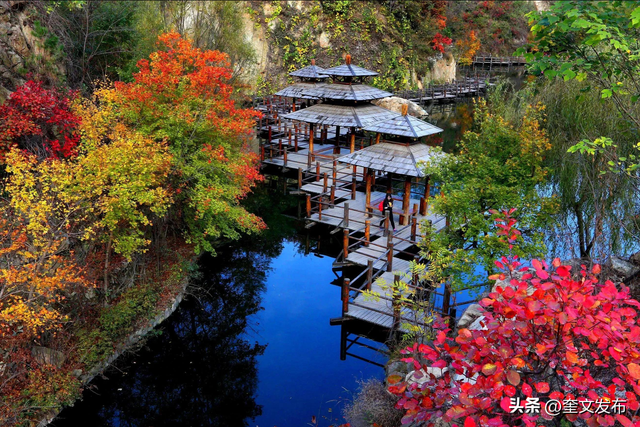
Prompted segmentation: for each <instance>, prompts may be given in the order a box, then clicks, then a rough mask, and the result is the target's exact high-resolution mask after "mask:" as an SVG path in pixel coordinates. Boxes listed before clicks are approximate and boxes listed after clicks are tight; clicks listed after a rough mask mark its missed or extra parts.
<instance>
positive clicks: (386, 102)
mask: <svg viewBox="0 0 640 427" xmlns="http://www.w3.org/2000/svg"><path fill="white" fill-rule="evenodd" d="M372 103H373V104H375V105H377V106H378V107H382V108H386V109H387V110H391V111H395V112H397V113H402V106H403V105H408V106H409V114H410V115H412V116H414V117H418V118H424V117H427V116H428V115H429V113H427V111H426V110H425V109H424V108H422V107H421V106H419V105H418V104H416V103H415V102H413V101H409V100H408V99H404V98H399V97H397V96H390V97H388V98H382V99H377V100H375V101H373V102H372Z"/></svg>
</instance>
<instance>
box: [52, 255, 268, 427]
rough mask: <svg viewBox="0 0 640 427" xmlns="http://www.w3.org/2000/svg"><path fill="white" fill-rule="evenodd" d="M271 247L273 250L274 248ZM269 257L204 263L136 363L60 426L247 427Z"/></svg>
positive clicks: (253, 406)
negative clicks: (190, 293) (254, 319)
mask: <svg viewBox="0 0 640 427" xmlns="http://www.w3.org/2000/svg"><path fill="white" fill-rule="evenodd" d="M272 249H273V248H272ZM270 259H271V258H270V256H269V255H265V254H264V253H261V252H260V251H246V250H242V249H241V248H239V247H227V248H225V249H224V250H221V251H220V252H219V254H218V257H217V258H215V259H214V258H211V257H208V256H205V257H203V258H202V260H201V262H200V279H198V280H196V283H195V296H196V297H195V298H194V297H192V298H189V299H187V300H186V301H185V302H184V303H183V304H182V305H181V306H180V308H179V310H178V311H177V312H176V313H174V315H173V316H172V317H171V320H170V321H169V322H167V323H165V324H163V325H162V328H161V330H162V334H161V335H159V336H156V337H154V338H152V339H150V340H149V341H148V343H147V345H146V347H145V348H144V349H143V350H142V351H141V353H140V354H139V355H138V356H137V357H130V358H128V359H127V360H120V361H118V364H117V367H118V369H117V370H115V371H114V370H113V369H112V370H111V371H110V373H109V374H107V376H108V377H110V378H111V380H109V381H106V380H104V379H99V380H96V381H94V382H93V384H92V388H93V389H94V390H96V392H97V394H94V393H92V392H91V391H87V392H85V396H84V401H83V402H81V403H80V404H78V405H77V408H73V409H70V410H66V411H64V412H63V413H62V414H61V416H60V420H59V421H56V422H55V423H54V425H56V426H70V425H87V426H88V425H91V426H132V427H133V426H136V427H137V426H169V425H172V426H175V425H180V426H182V425H184V426H221V427H222V426H229V427H231V426H246V425H248V422H247V420H248V419H251V418H254V417H256V416H259V415H260V414H261V413H262V408H261V406H260V405H258V404H257V403H256V402H255V394H256V390H257V366H256V360H257V357H258V356H260V355H261V354H263V352H264V349H265V346H264V345H260V344H257V343H252V342H250V341H249V340H248V339H247V338H246V335H245V330H246V328H247V326H248V324H247V316H250V315H252V314H255V313H256V312H257V311H258V309H259V306H260V298H261V292H262V291H263V290H264V281H265V277H266V271H267V270H268V268H269V261H270Z"/></svg>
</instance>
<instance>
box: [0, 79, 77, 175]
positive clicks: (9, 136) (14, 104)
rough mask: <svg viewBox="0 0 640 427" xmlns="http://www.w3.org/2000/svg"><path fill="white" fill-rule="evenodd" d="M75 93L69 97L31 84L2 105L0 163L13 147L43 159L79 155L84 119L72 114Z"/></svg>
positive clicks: (26, 85)
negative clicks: (78, 149) (80, 134)
mask: <svg viewBox="0 0 640 427" xmlns="http://www.w3.org/2000/svg"><path fill="white" fill-rule="evenodd" d="M75 96H76V93H75V92H70V93H69V94H65V93H63V92H61V91H59V90H58V89H55V88H54V89H47V88H45V87H44V86H43V85H42V83H41V82H38V81H34V80H29V81H27V82H26V83H25V84H24V85H22V86H20V87H19V88H18V89H17V90H16V91H15V92H13V93H12V94H11V95H10V96H9V99H7V101H6V102H5V103H4V104H3V105H0V162H3V161H4V160H3V159H4V155H5V154H6V153H7V152H8V151H9V150H10V149H11V147H13V146H18V147H20V148H24V149H27V150H29V151H31V152H33V153H34V154H37V155H38V156H39V157H40V158H45V157H53V158H59V157H70V156H73V155H75V152H76V147H77V145H78V142H79V141H80V136H79V135H78V134H77V133H76V128H77V126H78V124H79V123H80V119H79V118H78V117H77V116H76V115H75V114H74V113H73V112H72V111H71V108H70V102H71V100H72V99H73V97H75Z"/></svg>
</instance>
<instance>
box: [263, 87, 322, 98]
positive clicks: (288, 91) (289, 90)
mask: <svg viewBox="0 0 640 427" xmlns="http://www.w3.org/2000/svg"><path fill="white" fill-rule="evenodd" d="M323 85H324V83H295V84H292V85H291V86H287V87H285V88H284V89H282V90H280V91H278V92H276V93H275V94H274V95H277V96H286V97H289V98H303V99H318V98H317V97H315V96H313V95H306V94H305V92H307V91H312V90H314V89H316V88H317V86H323Z"/></svg>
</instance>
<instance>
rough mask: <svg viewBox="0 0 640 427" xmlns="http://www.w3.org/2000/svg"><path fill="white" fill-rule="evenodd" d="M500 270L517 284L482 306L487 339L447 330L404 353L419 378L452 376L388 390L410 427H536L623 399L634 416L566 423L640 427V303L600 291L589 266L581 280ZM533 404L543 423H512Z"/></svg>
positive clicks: (513, 265) (511, 262)
mask: <svg viewBox="0 0 640 427" xmlns="http://www.w3.org/2000/svg"><path fill="white" fill-rule="evenodd" d="M507 224H509V223H507ZM507 228H509V226H508V227H507ZM505 234H506V235H510V234H511V233H510V232H509V231H508V230H505ZM501 262H502V263H503V264H504V265H505V274H506V276H507V277H509V278H510V280H509V282H508V283H506V282H505V283H504V284H501V285H500V286H497V287H496V289H495V291H494V292H492V293H491V294H489V296H488V297H487V298H484V299H483V300H481V301H480V305H481V306H482V307H483V314H484V320H483V321H482V323H481V324H482V326H483V327H484V328H485V329H484V330H469V329H461V330H459V331H458V332H457V334H456V335H455V336H454V337H451V336H449V335H448V334H449V333H450V330H449V329H448V328H447V326H446V324H445V322H442V321H441V320H438V321H437V322H436V325H435V326H436V329H437V331H438V332H437V335H436V339H435V340H434V341H433V342H432V343H431V344H429V345H426V344H417V343H416V344H414V345H413V346H412V347H407V348H406V349H405V350H403V351H402V353H403V354H405V355H406V358H404V359H402V360H403V361H406V362H410V363H412V364H413V365H414V367H415V369H416V370H420V369H425V370H426V368H428V367H430V366H440V367H442V366H446V368H445V369H446V372H444V374H443V375H442V376H441V377H436V376H435V375H433V374H431V373H427V374H426V375H425V376H424V379H425V382H424V383H422V384H419V383H417V382H413V383H412V382H406V381H402V382H398V383H396V384H394V385H393V386H391V387H390V388H389V390H390V391H391V392H392V393H395V394H396V395H398V396H400V400H399V402H398V408H400V409H404V410H405V411H406V415H405V419H404V421H405V422H409V421H413V420H416V421H427V425H434V421H435V419H437V418H442V419H443V420H445V421H447V422H453V423H455V424H458V425H461V424H463V423H464V425H465V426H466V425H478V426H515V425H526V426H534V425H536V420H537V419H538V418H539V417H543V418H546V419H551V418H552V417H553V414H552V411H551V410H549V411H548V412H549V413H546V412H545V406H546V405H547V403H548V402H549V400H550V399H554V400H557V401H561V402H563V403H565V405H567V404H573V403H572V402H575V405H578V404H580V405H581V406H578V408H583V407H584V406H585V403H586V402H589V401H590V402H595V403H598V401H600V402H605V403H606V405H613V403H614V402H619V403H620V402H621V399H622V400H626V402H624V403H623V405H624V406H626V409H627V411H626V413H614V412H610V413H607V412H604V411H602V412H601V413H595V412H596V411H595V408H596V405H595V404H594V405H593V408H591V412H590V411H583V412H582V413H580V411H576V413H573V414H572V413H561V414H560V415H559V416H564V417H566V419H568V420H569V421H575V420H577V419H578V418H581V419H582V420H584V421H585V422H586V423H587V425H589V426H594V427H595V426H613V425H615V423H616V421H617V422H619V423H620V424H621V425H624V426H640V416H638V415H633V414H634V413H635V411H637V410H638V408H639V407H640V405H639V404H638V395H640V384H639V380H640V366H639V365H638V364H637V362H638V360H639V359H640V326H638V325H636V317H637V314H638V308H640V303H638V301H636V300H633V299H631V298H630V297H629V290H628V288H626V287H624V286H621V287H620V289H619V288H618V287H616V285H614V284H613V283H612V282H611V281H605V282H604V284H601V283H598V279H597V277H596V274H597V273H598V272H599V271H600V268H599V266H595V267H594V268H593V269H592V270H591V271H590V272H588V271H586V268H585V266H582V270H581V271H580V274H579V277H580V278H579V279H575V278H574V277H572V275H571V266H564V265H561V263H560V261H559V260H557V259H556V260H554V262H553V265H552V267H551V268H549V267H548V266H547V265H546V263H545V262H541V261H537V260H534V261H533V262H532V268H523V269H521V273H522V277H520V278H517V277H516V275H513V274H512V272H513V271H514V270H515V269H517V267H518V266H519V265H520V263H519V262H518V261H517V260H515V259H507V258H506V257H503V259H502V260H501ZM527 398H529V399H530V400H531V401H534V400H535V399H539V402H540V413H510V411H511V410H512V409H513V407H514V406H513V405H514V402H516V401H517V402H520V401H522V402H523V404H524V402H525V401H526V400H527ZM517 399H518V400H517ZM616 399H618V400H616ZM605 403H602V405H604V404H605ZM611 407H613V406H611ZM549 408H550V407H549ZM565 408H567V406H565ZM618 412H621V411H618ZM432 417H433V418H432ZM432 419H433V420H434V421H431V420H432Z"/></svg>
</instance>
